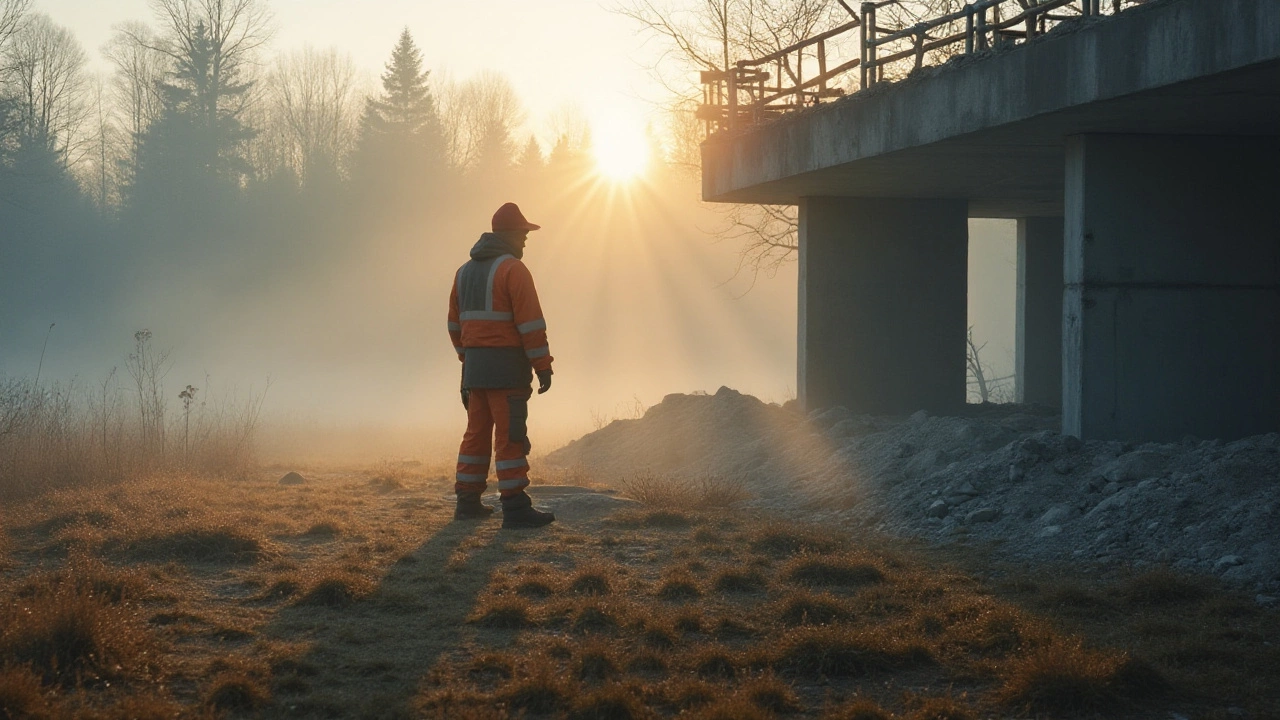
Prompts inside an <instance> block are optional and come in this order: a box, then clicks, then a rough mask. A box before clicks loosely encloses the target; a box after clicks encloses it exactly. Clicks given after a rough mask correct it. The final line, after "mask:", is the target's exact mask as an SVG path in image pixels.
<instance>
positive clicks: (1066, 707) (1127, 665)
mask: <svg viewBox="0 0 1280 720" xmlns="http://www.w3.org/2000/svg"><path fill="white" fill-rule="evenodd" d="M1168 690H1169V685H1168V683H1167V681H1165V679H1164V678H1163V677H1162V676H1161V675H1160V674H1159V673H1158V672H1157V671H1156V670H1155V669H1154V668H1152V667H1151V666H1149V665H1147V664H1146V663H1144V662H1142V661H1140V660H1136V659H1134V658H1132V657H1130V656H1129V655H1128V654H1126V653H1116V652H1105V651H1099V650H1090V649H1087V648H1085V647H1084V646H1083V644H1081V643H1080V642H1079V641H1070V640H1063V641H1060V642H1057V643H1054V644H1052V645H1048V646H1045V647H1042V648H1039V649H1037V650H1035V651H1033V652H1031V653H1028V654H1026V655H1024V656H1022V657H1020V658H1017V659H1015V660H1013V661H1012V662H1010V663H1009V666H1008V669H1007V672H1006V674H1005V680H1004V685H1003V687H1002V688H1001V689H1000V691H999V692H998V693H997V696H998V698H999V700H1000V701H1001V702H1003V703H1004V704H1005V705H1007V706H1010V707H1013V708H1017V709H1019V710H1022V711H1024V712H1032V713H1037V714H1042V713H1043V714H1051V715H1065V714H1075V713H1106V712H1116V711H1120V710H1123V709H1125V708H1126V707H1128V706H1131V705H1133V704H1134V703H1136V702H1138V701H1142V700H1150V699H1154V698H1156V697H1158V696H1159V695H1161V694H1162V693H1165V692H1167V691H1168Z"/></svg>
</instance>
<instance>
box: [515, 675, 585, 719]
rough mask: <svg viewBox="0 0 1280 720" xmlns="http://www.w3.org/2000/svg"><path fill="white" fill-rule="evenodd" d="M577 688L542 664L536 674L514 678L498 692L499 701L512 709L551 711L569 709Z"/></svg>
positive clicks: (532, 711)
mask: <svg viewBox="0 0 1280 720" xmlns="http://www.w3.org/2000/svg"><path fill="white" fill-rule="evenodd" d="M576 694H577V687H576V686H575V685H573V684H572V683H570V682H569V681H568V680H567V679H566V678H564V677H563V676H561V675H559V674H557V673H555V672H553V671H551V670H549V669H547V668H545V667H540V668H538V669H536V670H535V671H534V673H533V674H531V675H527V676H524V677H519V678H515V679H513V680H511V681H510V682H508V683H507V684H506V685H505V686H503V687H502V688H501V689H500V690H499V691H498V693H497V698H498V700H499V701H500V702H503V703H505V704H506V705H507V706H508V707H510V708H511V709H512V710H516V711H523V712H525V713H532V714H535V715H536V714H543V715H546V714H550V713H554V712H557V711H561V710H564V709H566V707H567V706H568V704H569V701H570V700H571V699H572V698H573V697H574V696H575V695H576Z"/></svg>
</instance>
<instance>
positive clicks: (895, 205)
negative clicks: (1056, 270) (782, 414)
mask: <svg viewBox="0 0 1280 720" xmlns="http://www.w3.org/2000/svg"><path fill="white" fill-rule="evenodd" d="M968 240H969V230H968V206H967V203H965V202H964V201H956V200H903V199H887V200H886V199H878V198H877V199H871V198H847V197H808V198H801V200H800V288H799V289H800V297H799V314H800V316H799V328H798V329H799V352H798V354H797V365H798V368H797V373H798V390H799V398H800V402H801V403H802V405H803V406H804V407H806V408H809V409H813V408H818V407H830V406H833V405H844V406H845V407H848V408H849V409H851V410H853V411H855V412H862V413H909V412H914V411H916V410H920V409H926V410H930V411H933V412H947V411H953V410H955V409H957V408H959V407H961V406H963V405H964V402H965V323H966V319H967V318H966V301H965V298H966V292H967V283H968Z"/></svg>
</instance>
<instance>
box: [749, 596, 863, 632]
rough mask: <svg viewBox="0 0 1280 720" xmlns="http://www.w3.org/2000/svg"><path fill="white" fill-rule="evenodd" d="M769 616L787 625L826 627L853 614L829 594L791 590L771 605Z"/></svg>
mask: <svg viewBox="0 0 1280 720" xmlns="http://www.w3.org/2000/svg"><path fill="white" fill-rule="evenodd" d="M770 615H771V616H772V617H777V618H778V619H779V620H781V621H782V622H783V623H785V624H787V625H827V624H829V623H833V622H837V621H840V620H848V619H850V618H852V617H853V612H852V610H851V609H850V608H849V607H848V606H847V605H846V604H845V603H844V602H842V601H841V600H840V599H839V598H837V597H835V596H834V595H832V594H830V593H827V592H822V593H813V592H810V591H808V590H793V591H791V592H790V593H788V594H787V595H786V596H784V597H783V598H782V599H780V600H778V601H777V602H776V603H775V604H774V605H773V608H772V611H771V612H770Z"/></svg>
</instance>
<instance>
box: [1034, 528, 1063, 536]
mask: <svg viewBox="0 0 1280 720" xmlns="http://www.w3.org/2000/svg"><path fill="white" fill-rule="evenodd" d="M1061 534H1062V526H1061V525H1048V526H1046V527H1043V528H1041V529H1040V532H1038V533H1036V537H1039V538H1051V537H1053V536H1055V535H1061Z"/></svg>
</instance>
